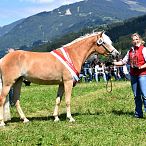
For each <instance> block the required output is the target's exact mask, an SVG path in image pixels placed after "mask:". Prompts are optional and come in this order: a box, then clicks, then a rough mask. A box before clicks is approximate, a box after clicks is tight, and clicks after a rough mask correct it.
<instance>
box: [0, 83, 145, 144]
mask: <svg viewBox="0 0 146 146" xmlns="http://www.w3.org/2000/svg"><path fill="white" fill-rule="evenodd" d="M56 90H57V87H56V86H39V85H31V86H30V87H23V88H22V97H21V101H22V107H23V110H24V111H25V113H26V115H27V117H28V118H29V119H30V121H31V122H30V123H28V124H23V123H22V122H20V121H19V117H18V115H17V113H16V110H15V108H11V111H12V120H11V121H10V122H8V123H7V126H6V127H5V128H1V129H0V145H5V146H7V145H8V146H9V145H14V146H15V145H17V146H19V145H20V146H23V145H24V146H33V145H42V146H51V145H52V146H59V145H60V146H117V145H118V146H127V145H128V146H129V145H131V146H138V145H140V146H145V145H146V141H145V139H146V124H145V123H146V118H144V119H135V118H133V111H134V102H133V95H132V92H131V88H130V83H129V82H126V81H120V82H114V83H113V91H112V92H111V93H108V92H106V89H105V83H103V82H100V83H98V84H96V83H80V84H77V86H76V87H75V88H74V89H73V94H72V102H71V107H72V108H71V109H72V114H73V117H74V118H75V119H76V122H75V123H69V122H68V120H66V109H65V102H64V99H63V101H62V104H61V108H60V114H61V115H60V119H61V121H60V122H58V123H54V122H53V117H52V112H53V109H54V103H55V96H56ZM145 117H146V115H145Z"/></svg>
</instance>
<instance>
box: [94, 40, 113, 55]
mask: <svg viewBox="0 0 146 146" xmlns="http://www.w3.org/2000/svg"><path fill="white" fill-rule="evenodd" d="M105 44H106V43H105V42H104V40H103V38H100V39H98V40H97V45H99V46H103V47H104V48H105V50H106V51H107V52H108V53H109V54H112V53H113V52H114V51H115V49H113V50H112V51H109V50H108V48H107V47H106V46H105Z"/></svg>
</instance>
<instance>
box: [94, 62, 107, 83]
mask: <svg viewBox="0 0 146 146" xmlns="http://www.w3.org/2000/svg"><path fill="white" fill-rule="evenodd" d="M101 76H102V77H103V79H104V81H105V82H106V74H105V71H104V65H103V63H101V62H98V64H97V65H96V66H95V80H96V82H98V81H100V77H101Z"/></svg>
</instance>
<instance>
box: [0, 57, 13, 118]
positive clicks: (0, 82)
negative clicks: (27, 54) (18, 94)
mask: <svg viewBox="0 0 146 146" xmlns="http://www.w3.org/2000/svg"><path fill="white" fill-rule="evenodd" d="M1 63H2V58H1V59H0V95H1V92H2V88H3V80H2V68H1ZM3 109H4V112H3V117H4V121H9V120H11V114H10V103H9V96H7V97H6V101H5V103H4V106H3Z"/></svg>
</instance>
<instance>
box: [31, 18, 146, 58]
mask: <svg viewBox="0 0 146 146" xmlns="http://www.w3.org/2000/svg"><path fill="white" fill-rule="evenodd" d="M94 29H95V30H97V31H100V30H106V34H107V35H108V36H110V38H111V39H112V41H113V43H114V46H115V47H116V48H117V49H118V50H119V51H120V52H121V53H122V55H125V53H126V52H127V50H128V49H129V47H130V46H131V39H130V35H131V34H132V33H135V32H138V33H139V34H140V35H142V37H143V38H144V40H145V41H146V15H144V16H140V17H137V18H133V19H129V20H126V21H124V22H122V23H114V24H111V25H107V26H100V27H99V26H98V27H95V28H86V29H82V30H81V31H79V32H78V33H70V34H68V35H65V36H63V37H61V38H59V39H55V40H54V41H52V42H49V43H47V44H45V45H41V46H39V47H34V48H33V49H32V50H33V51H51V50H53V49H56V48H58V47H61V46H62V45H64V44H67V43H69V42H71V41H72V40H74V39H76V38H78V37H79V36H82V35H84V34H87V33H91V32H92V31H93V30H94Z"/></svg>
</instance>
